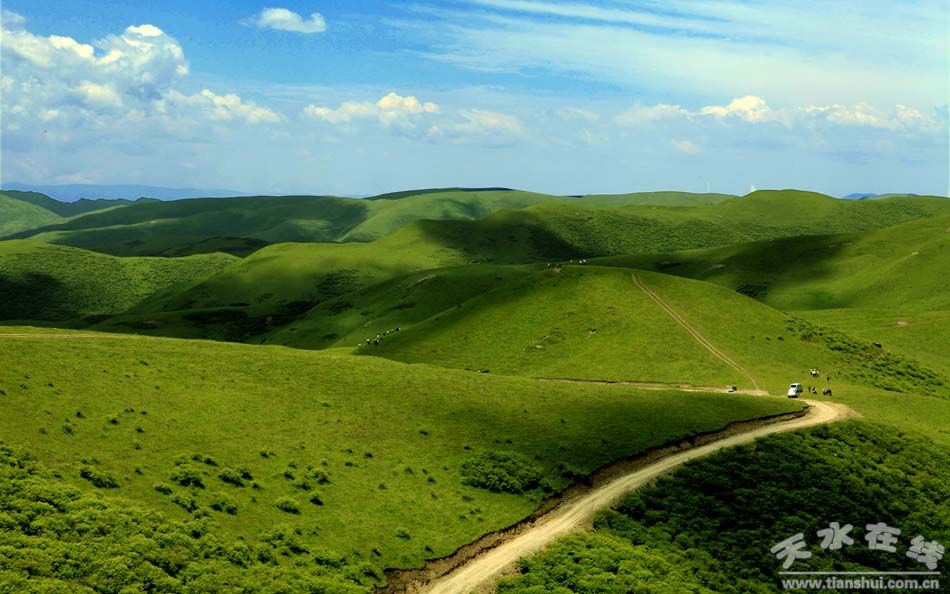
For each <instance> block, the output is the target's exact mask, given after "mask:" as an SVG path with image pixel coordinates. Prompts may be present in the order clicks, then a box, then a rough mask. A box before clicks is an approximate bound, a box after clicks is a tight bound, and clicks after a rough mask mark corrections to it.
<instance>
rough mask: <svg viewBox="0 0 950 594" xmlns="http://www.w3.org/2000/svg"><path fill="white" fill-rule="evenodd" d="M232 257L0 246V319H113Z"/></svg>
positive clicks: (16, 244)
mask: <svg viewBox="0 0 950 594" xmlns="http://www.w3.org/2000/svg"><path fill="white" fill-rule="evenodd" d="M234 260H235V258H234V257H233V256H228V255H225V254H208V255H202V256H191V257H188V258H173V259H169V258H115V257H112V256H106V255H103V254H97V253H94V252H87V251H84V250H79V249H76V248H70V247H65V246H56V245H49V244H45V243H40V242H35V241H23V240H18V241H3V242H0V319H4V320H47V321H60V322H63V321H75V320H76V319H77V318H82V317H86V316H103V315H115V314H118V313H121V312H123V311H126V310H127V309H129V308H131V307H133V306H135V305H136V304H137V303H139V302H140V301H142V300H143V299H145V298H146V297H148V296H149V295H152V294H153V293H155V292H156V291H160V290H163V289H166V288H168V287H172V286H181V284H182V283H187V282H192V281H195V280H198V279H202V278H204V277H206V276H208V275H210V274H212V273H214V272H215V271H217V270H220V269H222V268H223V267H225V266H226V265H228V264H229V263H231V262H232V261H234Z"/></svg>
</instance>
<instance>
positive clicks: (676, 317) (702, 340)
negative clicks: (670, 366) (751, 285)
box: [630, 272, 761, 391]
mask: <svg viewBox="0 0 950 594" xmlns="http://www.w3.org/2000/svg"><path fill="white" fill-rule="evenodd" d="M630 276H631V278H633V282H634V283H636V285H637V287H639V288H640V290H641V291H643V292H644V293H646V294H647V297H649V298H650V299H652V300H653V302H654V303H656V304H657V305H658V306H660V309H662V310H663V311H664V312H666V314H667V315H668V316H670V317H671V318H673V321H674V322H676V323H677V324H679V325H680V326H682V327H683V329H684V330H686V332H688V333H689V335H690V336H692V337H693V339H694V340H695V341H696V342H698V343H699V346H701V347H703V348H704V349H706V350H707V351H709V352H710V353H712V355H713V356H714V357H716V358H717V359H719V360H720V361H722V362H723V363H725V364H726V365H728V366H729V367H732V368H733V369H735V370H736V371H738V372H739V373H741V374H742V375H744V376H746V377H747V378H749V381H750V382H752V387H753V388H754V389H755V390H757V391H759V390H761V388H760V387H759V383H758V382H757V381H755V377H753V376H752V374H751V373H749V371H748V370H747V369H746V368H745V367H742V366H741V365H739V364H738V363H736V362H735V361H733V360H732V359H731V358H729V356H728V355H726V354H725V353H723V352H722V351H720V350H719V349H717V348H716V347H715V346H714V345H713V344H712V343H711V342H709V341H708V340H707V339H706V337H705V336H703V335H702V333H701V332H700V331H699V330H697V329H696V328H694V327H693V326H692V325H691V324H690V323H689V322H688V321H686V319H685V318H683V316H681V315H680V314H679V313H677V312H676V310H675V309H673V308H672V307H671V306H670V305H669V304H668V303H667V302H666V301H664V300H663V298H662V297H660V296H659V295H657V294H656V293H655V292H654V291H653V289H651V288H650V287H648V286H647V285H646V283H644V282H643V279H641V278H640V277H639V276H637V273H636V272H634V273H632V274H631V275H630Z"/></svg>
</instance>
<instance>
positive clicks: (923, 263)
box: [603, 201, 950, 311]
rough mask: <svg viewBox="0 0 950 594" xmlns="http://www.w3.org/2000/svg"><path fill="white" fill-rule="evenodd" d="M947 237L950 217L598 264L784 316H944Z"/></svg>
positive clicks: (949, 281) (949, 282) (948, 283)
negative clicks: (714, 292)
mask: <svg viewBox="0 0 950 594" xmlns="http://www.w3.org/2000/svg"><path fill="white" fill-rule="evenodd" d="M948 202H950V201H948ZM948 229H950V215H944V216H939V217H933V218H924V219H920V220H915V221H911V222H908V223H904V224H901V225H896V226H893V227H888V228H884V229H879V230H873V231H866V232H862V233H848V234H838V235H820V236H814V237H794V238H790V239H773V240H768V241H760V242H752V243H742V244H736V245H730V246H725V247H718V248H710V249H701V250H693V251H683V252H674V253H666V254H658V255H656V254H654V255H644V256H633V257H619V258H608V259H605V260H604V261H603V263H604V264H611V265H629V266H634V267H637V268H645V267H649V268H653V269H656V270H661V271H663V272H666V273H668V274H675V275H678V276H686V277H689V278H695V279H700V280H704V281H708V282H712V283H716V284H720V285H723V286H727V287H729V288H731V289H734V290H737V291H739V292H742V293H745V294H747V295H750V296H752V297H755V298H757V299H760V300H761V301H763V302H764V303H767V304H769V305H771V306H773V307H776V308H779V309H782V310H786V311H792V310H814V309H834V308H855V307H862V308H863V307H868V308H875V307H876V308H892V307H899V308H902V309H905V310H906V311H912V310H917V311H921V310H922V311H927V310H934V309H950V260H948V259H947V258H946V253H947V250H948V249H950V232H948Z"/></svg>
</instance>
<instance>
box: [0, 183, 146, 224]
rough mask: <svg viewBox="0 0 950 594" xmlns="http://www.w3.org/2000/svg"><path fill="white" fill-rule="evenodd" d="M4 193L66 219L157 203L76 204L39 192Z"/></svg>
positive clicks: (104, 201) (103, 201)
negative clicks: (106, 210)
mask: <svg viewBox="0 0 950 594" xmlns="http://www.w3.org/2000/svg"><path fill="white" fill-rule="evenodd" d="M3 193H4V194H5V195H7V196H10V197H11V198H15V199H17V200H20V201H22V202H28V203H30V204H33V205H36V206H39V207H41V208H45V209H46V210H48V211H50V212H52V213H55V214H58V215H59V216H61V217H64V218H70V217H75V216H78V215H81V214H86V213H90V212H95V211H97V210H105V209H107V208H115V207H116V206H126V205H129V204H136V203H143V202H155V200H154V199H150V198H139V199H138V200H135V201H132V200H125V199H115V200H107V199H96V200H90V199H88V198H81V199H79V200H76V201H75V202H62V201H60V200H56V199H54V198H50V197H49V196H47V195H46V194H41V193H39V192H22V191H19V190H4V191H3Z"/></svg>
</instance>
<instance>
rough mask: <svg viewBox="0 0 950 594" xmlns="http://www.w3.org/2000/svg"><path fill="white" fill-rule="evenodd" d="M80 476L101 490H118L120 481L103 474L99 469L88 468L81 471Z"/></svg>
mask: <svg viewBox="0 0 950 594" xmlns="http://www.w3.org/2000/svg"><path fill="white" fill-rule="evenodd" d="M79 476H81V477H82V478H84V479H86V480H87V481H89V482H90V483H92V484H93V486H95V487H99V488H100V489H117V488H118V487H119V481H118V479H116V478H115V477H114V476H112V475H111V474H108V473H106V472H103V471H101V470H99V469H97V468H92V467H88V466H87V467H86V468H83V469H82V470H80V471H79Z"/></svg>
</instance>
